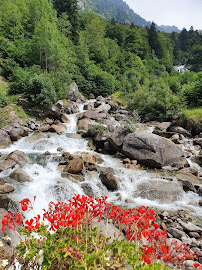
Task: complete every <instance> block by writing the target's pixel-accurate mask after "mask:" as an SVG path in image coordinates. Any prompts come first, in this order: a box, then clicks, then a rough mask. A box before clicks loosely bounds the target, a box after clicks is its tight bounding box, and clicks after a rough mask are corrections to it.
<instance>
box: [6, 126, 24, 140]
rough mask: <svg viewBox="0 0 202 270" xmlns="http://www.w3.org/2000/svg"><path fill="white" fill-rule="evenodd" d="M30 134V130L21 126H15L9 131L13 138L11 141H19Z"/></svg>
mask: <svg viewBox="0 0 202 270" xmlns="http://www.w3.org/2000/svg"><path fill="white" fill-rule="evenodd" d="M28 134H29V132H27V131H26V130H25V129H24V128H22V127H19V128H13V129H12V130H11V131H10V132H9V136H10V138H11V141H17V140H19V139H20V138H22V137H24V136H27V135H28Z"/></svg>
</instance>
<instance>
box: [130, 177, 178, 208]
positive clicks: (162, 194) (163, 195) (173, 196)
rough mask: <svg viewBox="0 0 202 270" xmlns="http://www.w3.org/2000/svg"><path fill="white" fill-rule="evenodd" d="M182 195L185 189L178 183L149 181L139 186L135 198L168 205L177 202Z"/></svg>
mask: <svg viewBox="0 0 202 270" xmlns="http://www.w3.org/2000/svg"><path fill="white" fill-rule="evenodd" d="M182 193H183V188H182V187H181V186H180V185H178V184H177V183H174V182H163V181H148V182H144V183H141V184H139V185H138V187H137V191H136V192H135V193H134V196H135V197H141V198H143V199H149V200H153V201H158V202H159V203H166V204H167V203H172V202H174V201H177V200H178V199H179V197H180V195H181V194H182Z"/></svg>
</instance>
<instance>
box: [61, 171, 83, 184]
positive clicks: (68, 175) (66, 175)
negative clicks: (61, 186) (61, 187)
mask: <svg viewBox="0 0 202 270" xmlns="http://www.w3.org/2000/svg"><path fill="white" fill-rule="evenodd" d="M61 175H62V177H63V178H67V179H68V180H71V181H72V182H74V183H80V182H82V181H84V177H83V175H81V174H71V173H68V172H63V173H62V174H61Z"/></svg>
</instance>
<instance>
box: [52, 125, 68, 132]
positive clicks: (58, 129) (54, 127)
mask: <svg viewBox="0 0 202 270" xmlns="http://www.w3.org/2000/svg"><path fill="white" fill-rule="evenodd" d="M50 131H51V132H56V133H63V132H66V127H65V126H63V125H62V124H58V125H55V124H54V125H52V126H51V127H50Z"/></svg>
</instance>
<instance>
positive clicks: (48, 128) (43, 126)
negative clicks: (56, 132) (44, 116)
mask: <svg viewBox="0 0 202 270" xmlns="http://www.w3.org/2000/svg"><path fill="white" fill-rule="evenodd" d="M49 130H50V125H48V124H46V125H41V126H40V127H38V131H40V132H47V131H49Z"/></svg>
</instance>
